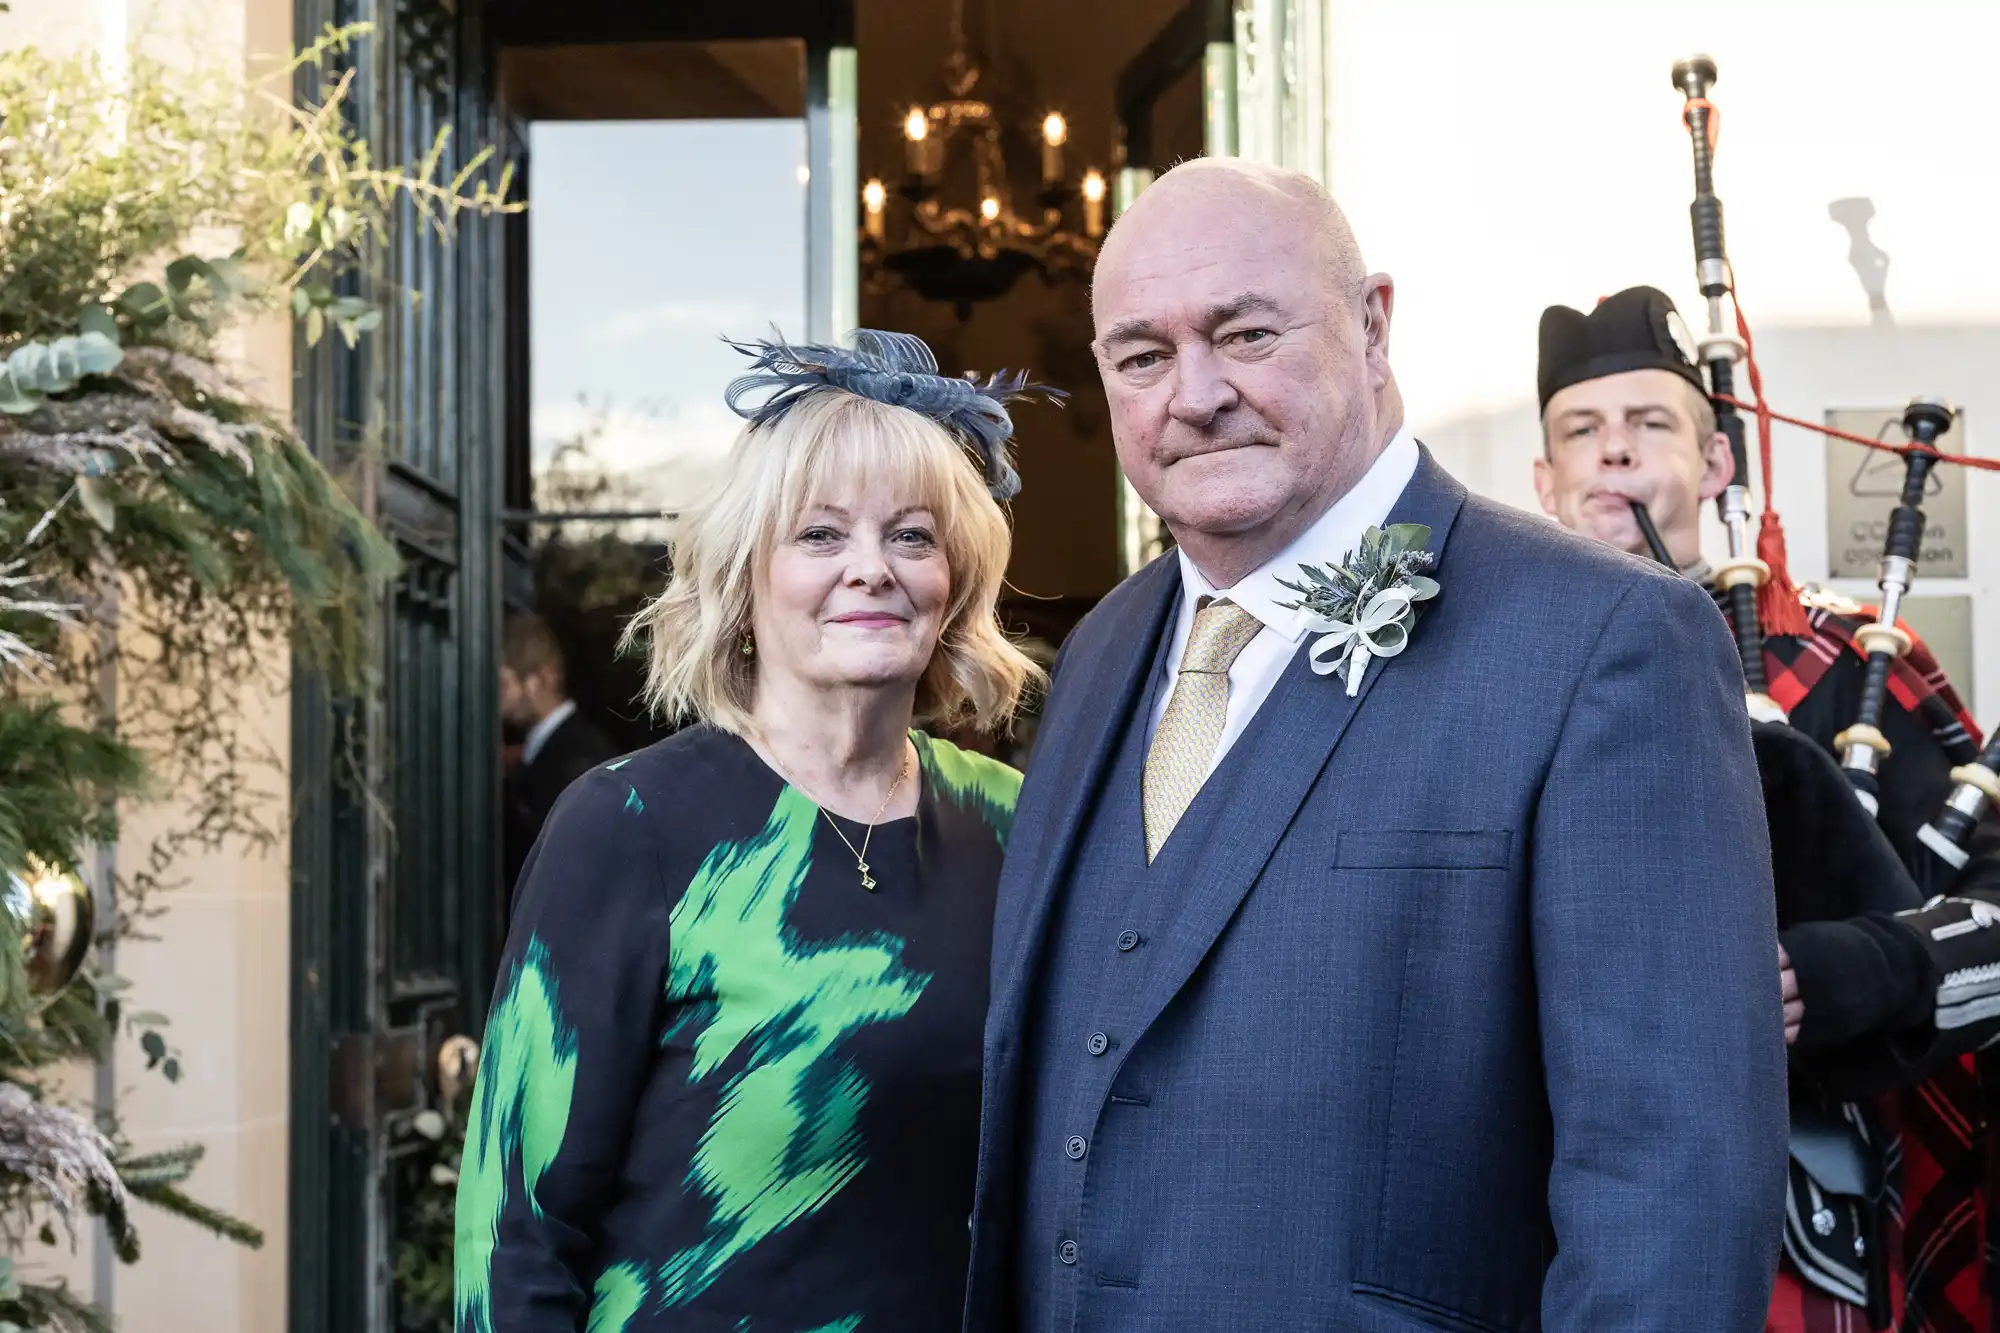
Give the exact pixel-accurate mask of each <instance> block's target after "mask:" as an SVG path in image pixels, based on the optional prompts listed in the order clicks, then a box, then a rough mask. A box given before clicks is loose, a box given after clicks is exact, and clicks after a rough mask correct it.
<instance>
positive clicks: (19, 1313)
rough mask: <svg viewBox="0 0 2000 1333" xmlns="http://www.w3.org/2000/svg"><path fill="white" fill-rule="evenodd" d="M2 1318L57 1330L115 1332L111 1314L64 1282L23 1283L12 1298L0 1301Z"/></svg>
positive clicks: (59, 1331)
mask: <svg viewBox="0 0 2000 1333" xmlns="http://www.w3.org/2000/svg"><path fill="white" fill-rule="evenodd" d="M0 1319H5V1320H8V1321H10V1322H12V1323H14V1324H17V1325H19V1326H20V1327H22V1328H28V1329H52V1330H54V1333H115V1330H114V1327H113V1325H112V1322H111V1318H110V1316H108V1315H106V1314H105V1313H104V1312H103V1311H102V1310H100V1309H98V1308H97V1307H96V1306H94V1305H91V1304H89V1303H88V1302H86V1301H83V1300H81V1299H79V1298H78V1297H76V1296H75V1295H73V1294H72V1293H71V1292H70V1289H69V1284H67V1283H64V1282H58V1283H55V1284H54V1285H52V1286H38V1285H36V1284H33V1283H27V1282H24V1283H22V1284H21V1285H20V1288H19V1290H18V1293H17V1294H16V1295H15V1296H14V1297H13V1299H11V1300H5V1301H0Z"/></svg>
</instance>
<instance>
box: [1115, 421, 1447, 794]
mask: <svg viewBox="0 0 2000 1333" xmlns="http://www.w3.org/2000/svg"><path fill="white" fill-rule="evenodd" d="M1418 457H1419V454H1418V451H1417V441H1416V437H1415V436H1413V435H1411V434H1410V432H1409V431H1408V430H1407V429H1404V430H1399V431H1397V432H1396V436H1395V438H1394V439H1392V440H1390V441H1389V447H1388V448H1386V449H1384V450H1383V451H1382V453H1381V455H1380V456H1379V457H1377V458H1376V460H1375V462H1374V463H1373V464H1372V465H1371V466H1370V467H1369V469H1368V471H1367V472H1365V473H1363V474H1362V476H1361V480H1360V481H1358V482H1356V483H1355V484H1354V489H1352V490H1350V491H1349V492H1348V493H1347V494H1345V495H1343V496H1341V497H1340V498H1339V499H1338V500H1335V501H1334V502H1333V505H1332V507H1330V508H1329V509H1328V510H1327V511H1326V512H1325V513H1324V514H1321V515H1320V516H1319V518H1317V519H1316V520H1314V522H1313V525H1312V526H1311V527H1309V528H1307V529H1306V530H1305V531H1304V532H1302V533H1300V534H1299V535H1298V537H1297V538H1296V539H1295V540H1294V541H1293V542H1292V544H1291V545H1290V546H1287V547H1286V548H1285V549H1284V550H1282V551H1280V552H1278V554H1276V555H1275V556H1272V557H1271V558H1270V559H1269V560H1267V561H1265V562H1264V563H1263V564H1262V565H1260V566H1258V567H1257V568H1256V569H1254V570H1252V571H1251V572H1250V573H1248V574H1246V575H1244V576H1243V578H1242V579H1241V580H1239V581H1238V582H1237V584H1236V586H1235V587H1233V588H1217V587H1216V586H1215V585H1214V584H1212V583H1210V582H1209V581H1208V579H1207V578H1205V577H1204V576H1203V575H1202V572H1201V571H1200V570H1199V569H1196V568H1195V564H1194V561H1192V560H1190V559H1188V554H1187V552H1186V551H1182V552H1180V562H1181V605H1180V611H1179V614H1178V615H1177V616H1176V617H1175V620H1174V627H1173V642H1172V643H1171V644H1170V645H1169V646H1168V649H1167V656H1166V659H1165V661H1163V662H1162V663H1161V668H1160V675H1159V678H1158V680H1157V681H1156V682H1155V683H1154V690H1153V720H1152V724H1151V726H1150V727H1148V729H1147V733H1146V737H1147V741H1148V743H1149V744H1150V742H1151V740H1152V733H1153V732H1154V731H1155V730H1157V729H1158V728H1159V725H1160V718H1161V716H1162V715H1163V714H1165V713H1166V711H1167V701H1168V700H1169V699H1171V698H1172V697H1173V689H1174V680H1175V679H1176V677H1178V675H1179V674H1180V661H1181V654H1182V653H1183V652H1184V651H1186V649H1187V641H1188V635H1189V634H1190V633H1191V632H1192V631H1193V629H1194V613H1195V606H1196V604H1197V603H1198V602H1200V600H1201V599H1202V598H1203V597H1227V598H1228V599H1229V600H1230V601H1232V602H1234V603H1236V605H1238V606H1240V607H1242V608H1243V609H1244V610H1245V611H1248V612H1249V613H1250V614H1251V615H1253V616H1255V617H1257V619H1258V620H1259V621H1261V622H1263V626H1264V627H1263V628H1262V629H1260V630H1258V631H1257V635H1256V637H1255V638H1253V639H1251V640H1250V642H1249V643H1248V644H1247V645H1245V646H1244V649H1243V651H1242V652H1240V653H1238V654H1237V655H1236V661H1235V664H1234V665H1232V666H1231V667H1230V668H1229V708H1228V711H1227V712H1226V713H1225V714H1224V715H1223V722H1222V737H1221V739H1220V740H1218V741H1217V742H1216V744H1215V753H1214V754H1213V755H1212V756H1210V758H1209V761H1208V772H1209V773H1213V772H1214V771H1215V766H1216V765H1217V764H1219V763H1221V762H1222V756H1224V755H1225V754H1228V753H1229V747H1230V746H1232V745H1234V744H1235V743H1236V738H1237V737H1238V736H1241V735H1242V734H1243V729H1244V728H1245V727H1247V726H1249V725H1250V719H1251V718H1253V717H1255V716H1256V715H1257V710H1258V709H1259V708H1260V707H1262V706H1263V703H1264V700H1265V699H1266V698H1268V697H1269V696H1270V693H1271V690H1272V688H1273V687H1274V686H1276V685H1277V683H1278V677H1280V676H1282V675H1283V674H1284V673H1285V667H1286V666H1287V665H1288V664H1289V663H1290V662H1291V660H1292V654H1293V653H1295V652H1297V651H1298V647H1299V644H1300V642H1301V641H1303V639H1304V638H1305V633H1306V623H1307V619H1308V617H1307V614H1306V613H1305V612H1303V611H1293V610H1288V609H1286V608H1285V607H1283V606H1280V605H1279V603H1280V602H1295V601H1297V600H1298V594H1297V593H1295V592H1293V591H1292V590H1291V589H1289V588H1282V587H1279V586H1278V580H1279V579H1287V580H1290V581H1291V582H1293V583H1297V582H1298V581H1299V566H1300V565H1319V566H1321V567H1325V566H1327V565H1335V564H1339V563H1340V562H1341V560H1342V559H1343V558H1344V557H1345V556H1346V555H1347V553H1348V552H1349V551H1352V550H1353V549H1354V548H1355V547H1357V546H1359V545H1360V544H1361V534H1362V533H1363V532H1365V531H1367V530H1368V529H1369V528H1371V527H1380V526H1381V525H1382V523H1383V522H1384V520H1386V519H1387V518H1388V517H1389V511H1390V510H1391V509H1393V508H1394V507H1395V505H1396V501H1397V500H1398V499H1400V498H1401V497H1402V494H1403V488H1404V487H1406V486H1408V485H1409V484H1410V478H1411V477H1412V476H1414V475H1416V471H1417V460H1418ZM1203 776H1204V780H1205V779H1206V776H1207V775H1206V774H1204V775H1203Z"/></svg>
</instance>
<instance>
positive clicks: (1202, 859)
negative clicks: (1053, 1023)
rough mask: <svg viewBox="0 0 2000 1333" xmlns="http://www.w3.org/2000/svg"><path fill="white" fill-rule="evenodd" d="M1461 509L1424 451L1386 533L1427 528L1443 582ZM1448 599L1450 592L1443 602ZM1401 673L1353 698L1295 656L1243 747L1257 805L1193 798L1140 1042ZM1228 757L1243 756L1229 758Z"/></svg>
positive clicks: (1142, 1011)
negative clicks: (1349, 737)
mask: <svg viewBox="0 0 2000 1333" xmlns="http://www.w3.org/2000/svg"><path fill="white" fill-rule="evenodd" d="M1464 500H1465V488H1464V487H1463V486H1460V485H1459V484H1458V482H1457V481H1455V480H1454V479H1453V478H1452V477H1451V476H1450V474H1448V473H1446V472H1445V471H1444V469H1442V468H1440V467H1439V466H1438V465H1437V464H1436V463H1435V462H1434V461H1433V460H1432V459H1431V456H1430V452H1429V450H1425V451H1424V452H1423V454H1422V456H1421V458H1420V460H1419V462H1418V464H1417V471H1416V473H1415V474H1414V475H1413V476H1412V477H1411V478H1410V484H1409V485H1408V486H1406V487H1404V489H1403V494H1402V496H1401V497H1400V498H1399V499H1398V500H1397V501H1396V504H1395V506H1394V507H1393V508H1392V509H1391V510H1390V512H1389V518H1388V521H1389V522H1390V523H1422V524H1424V525H1425V526H1427V527H1429V528H1430V530H1431V535H1430V541H1429V543H1428V548H1429V550H1430V551H1431V552H1432V553H1433V554H1434V555H1436V556H1437V557H1438V563H1439V570H1440V573H1439V577H1440V580H1441V581H1442V580H1443V573H1442V566H1443V560H1444V544H1445V540H1446V538H1447V537H1448V536H1449V535H1450V533H1451V525H1452V523H1453V521H1454V520H1455V519H1456V518H1457V517H1458V511H1459V508H1460V506H1461V505H1462V504H1463V503H1464ZM1343 554H1345V553H1344V552H1339V551H1334V552H1329V553H1327V556H1326V559H1327V560H1338V559H1340V557H1341V556H1342V555H1343ZM1450 595H1451V592H1450V585H1449V583H1446V584H1445V587H1444V590H1443V591H1442V592H1440V593H1439V596H1440V597H1448V596H1450ZM1417 635H1418V637H1417V639H1416V640H1415V641H1413V642H1412V644H1411V647H1410V651H1411V652H1421V651H1425V650H1426V649H1427V648H1432V649H1434V648H1435V645H1426V644H1424V643H1423V638H1422V636H1423V629H1422V628H1421V626H1420V627H1419V628H1418V630H1417ZM1395 669H1396V662H1395V660H1394V659H1389V660H1386V661H1378V662H1374V663H1371V664H1370V665H1369V667H1368V670H1367V672H1366V673H1365V674H1364V675H1363V676H1362V678H1361V690H1360V692H1359V693H1358V694H1356V695H1354V696H1353V697H1349V695H1348V693H1347V690H1346V687H1345V685H1344V684H1343V683H1342V682H1341V679H1340V677H1339V676H1338V675H1333V676H1319V675H1315V674H1314V673H1313V670H1312V664H1311V662H1310V661H1309V660H1308V658H1307V655H1306V653H1305V651H1304V645H1303V644H1302V645H1301V647H1300V650H1299V651H1296V652H1295V653H1294V654H1293V656H1292V660H1291V664H1290V665H1289V666H1287V667H1286V668H1285V673H1284V675H1283V676H1282V677H1280V679H1279V681H1278V684H1277V686H1276V687H1275V688H1274V689H1273V690H1272V691H1271V694H1270V696H1269V697H1268V698H1266V699H1265V700H1264V702H1263V705H1262V706H1261V707H1260V708H1259V709H1258V712H1257V717H1256V718H1255V720H1254V721H1253V722H1252V723H1251V725H1250V727H1249V728H1248V729H1247V730H1246V731H1245V733H1244V734H1243V736H1242V737H1241V738H1240V739H1239V740H1238V741H1237V745H1238V746H1239V747H1244V748H1245V749H1246V751H1247V752H1246V753H1245V754H1244V755H1242V756H1240V758H1242V759H1245V760H1250V759H1254V761H1255V763H1256V776H1255V799H1246V800H1242V801H1241V802H1240V803H1238V804H1235V805H1232V806H1230V807H1229V808H1228V809H1227V810H1218V809H1215V808H1214V804H1213V802H1214V800H1215V799H1217V798H1220V797H1221V796H1222V795H1223V794H1224V791H1225V790H1226V788H1223V789H1218V790H1217V791H1216V792H1215V793H1214V794H1213V796H1211V797H1210V799H1209V800H1208V801H1204V800H1203V799H1202V797H1201V796H1197V797H1196V798H1195V804H1194V805H1193V806H1192V807H1190V809H1189V811H1188V814H1187V816H1186V817H1185V818H1184V820H1183V823H1184V824H1192V825H1193V827H1191V828H1188V829H1187V830H1186V831H1187V832H1189V833H1195V834H1197V835H1199V836H1202V842H1201V845H1200V846H1199V848H1197V849H1196V850H1195V853H1194V856H1193V858H1192V860H1191V865H1192V867H1193V870H1192V873H1191V874H1189V876H1188V877H1187V879H1186V881H1185V882H1184V883H1183V884H1182V885H1181V886H1180V887H1181V891H1182V893H1183V894H1184V895H1185V901H1184V904H1183V906H1182V909H1181V914H1180V917H1179V919H1178V920H1177V921H1176V923H1175V925H1174V928H1173V929H1172V930H1171V931H1170V932H1168V937H1167V938H1166V939H1165V940H1163V941H1162V947H1161V950H1160V953H1159V955H1158V960H1157V962H1156V963H1155V964H1154V967H1153V969H1152V970H1151V971H1150V972H1149V973H1148V974H1147V978H1146V986H1145V993H1144V995H1143V997H1142V999H1141V1003H1140V1006H1139V1028H1138V1032H1139V1033H1143V1032H1144V1031H1145V1030H1146V1029H1147V1028H1148V1027H1150V1026H1151V1025H1152V1024H1153V1022H1154V1021H1155V1020H1156V1019H1157V1018H1158V1017H1159V1015H1160V1013H1161V1011H1163V1010H1164V1009H1165V1008H1166V1007H1167V1005H1168V1004H1169V1003H1170V1002H1171V1001H1172V1000H1173V998H1174V996H1175V995H1177V994H1179V993H1180V990H1181V988H1182V987H1183V986H1185V985H1186V984H1187V981H1188V978H1189V977H1190V976H1192V975H1193V974H1194V971H1195V969H1196V968H1197V967H1199V966H1200V965H1201V960H1202V959H1203V958H1205V957H1207V955H1208V951H1209V950H1210V949H1211V948H1212V947H1214V944H1215V941H1216V939H1217V937H1218V936H1220V935H1221V933H1222V931H1223V928H1224V927H1226V926H1227V925H1228V924H1229V920H1230V918H1231V917H1233V916H1234V915H1235V914H1236V909H1237V908H1238V907H1239V906H1240V905H1241V904H1242V902H1243V898H1244V895H1245V894H1247V893H1248V892H1249V891H1250V886H1251V885H1252V884H1254V883H1255V882H1256V879H1257V876H1258V875H1259V874H1260V873H1261V872H1262V871H1263V868H1264V864H1265V862H1267V861H1269V860H1270V859H1271V853H1272V852H1274V851H1276V850H1277V846H1278V843H1279V841H1280V840H1281V839H1282V838H1283V837H1284V834H1285V830H1286V829H1288V828H1289V827H1291V823H1292V820H1293V818H1294V817H1295V816H1296V815H1297V814H1298V811H1299V807H1300V806H1301V805H1303V804H1304V803H1305V799H1306V794H1307V793H1308V792H1309V791H1311V790H1312V786H1313V783H1314V782H1316V781H1317V780H1318V779H1319V775H1320V773H1321V771H1322V770H1323V769H1324V768H1325V767H1326V764H1327V760H1328V759H1329V758H1331V757H1332V755H1333V751H1334V747H1336V746H1337V745H1339V744H1340V738H1341V737H1342V736H1343V735H1344V734H1346V731H1347V728H1348V724H1349V723H1351V722H1352V721H1353V720H1354V717H1355V715H1356V714H1357V713H1359V712H1360V711H1361V707H1362V705H1363V704H1365V703H1367V701H1368V696H1369V693H1370V692H1371V691H1372V690H1373V689H1374V687H1375V682H1376V681H1377V680H1379V679H1380V678H1381V676H1382V674H1383V672H1384V671H1394V670H1395ZM1230 757H1231V758H1238V757H1239V756H1237V755H1235V754H1234V752H1233V751H1232V754H1231V756H1230ZM1225 762H1227V761H1226V760H1225ZM1218 772H1220V770H1219V769H1218ZM1206 794H1207V793H1206V790H1205V791H1204V795H1206ZM1169 846H1170V847H1171V843H1169ZM1136 1036H1137V1034H1136V1033H1135V1040H1136Z"/></svg>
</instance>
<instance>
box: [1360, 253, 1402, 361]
mask: <svg viewBox="0 0 2000 1333" xmlns="http://www.w3.org/2000/svg"><path fill="white" fill-rule="evenodd" d="M1395 311H1396V280H1395V279H1394V278H1392V277H1390V276H1389V275H1388V274H1386V273H1371V274H1369V275H1368V276H1367V277H1366V278H1365V279H1363V280H1362V283H1361V331H1362V335H1363V337H1364V339H1365V340H1366V341H1365V342H1364V344H1363V346H1364V349H1365V350H1364V355H1366V357H1367V358H1368V369H1369V370H1370V372H1372V373H1373V374H1374V375H1375V377H1376V378H1377V380H1378V381H1380V382H1381V383H1387V382H1388V379H1389V321H1390V318H1391V316H1393V315H1394V314H1395Z"/></svg>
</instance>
